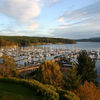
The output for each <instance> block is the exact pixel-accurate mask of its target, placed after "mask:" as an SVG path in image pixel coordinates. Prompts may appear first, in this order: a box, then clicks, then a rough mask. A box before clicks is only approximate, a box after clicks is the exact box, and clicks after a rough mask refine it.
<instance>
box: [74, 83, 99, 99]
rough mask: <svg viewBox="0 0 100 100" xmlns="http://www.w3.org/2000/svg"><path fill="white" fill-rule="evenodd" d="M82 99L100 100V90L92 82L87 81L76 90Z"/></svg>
mask: <svg viewBox="0 0 100 100" xmlns="http://www.w3.org/2000/svg"><path fill="white" fill-rule="evenodd" d="M75 93H76V95H77V96H79V98H80V100H100V90H99V89H98V88H97V87H96V86H95V84H94V83H92V82H87V81H85V83H84V85H80V87H79V88H78V89H77V90H75Z"/></svg>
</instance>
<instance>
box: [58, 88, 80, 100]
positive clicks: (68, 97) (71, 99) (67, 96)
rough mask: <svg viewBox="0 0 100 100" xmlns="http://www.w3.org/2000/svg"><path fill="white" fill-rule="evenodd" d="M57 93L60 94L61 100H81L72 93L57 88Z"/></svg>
mask: <svg viewBox="0 0 100 100" xmlns="http://www.w3.org/2000/svg"><path fill="white" fill-rule="evenodd" d="M57 93H59V98H60V100H80V99H79V97H78V96H76V95H75V94H74V93H73V92H71V91H66V90H63V89H61V88H57Z"/></svg>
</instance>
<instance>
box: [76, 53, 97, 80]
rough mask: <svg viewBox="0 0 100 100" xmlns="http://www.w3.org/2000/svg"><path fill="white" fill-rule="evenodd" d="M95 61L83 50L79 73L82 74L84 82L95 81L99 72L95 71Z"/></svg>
mask: <svg viewBox="0 0 100 100" xmlns="http://www.w3.org/2000/svg"><path fill="white" fill-rule="evenodd" d="M95 67H96V65H95V61H94V60H93V59H91V58H90V57H89V56H88V54H87V52H86V51H82V52H80V54H79V57H78V68H77V70H78V75H81V76H82V82H84V81H88V82H90V81H91V82H95V81H96V78H97V73H96V71H95Z"/></svg>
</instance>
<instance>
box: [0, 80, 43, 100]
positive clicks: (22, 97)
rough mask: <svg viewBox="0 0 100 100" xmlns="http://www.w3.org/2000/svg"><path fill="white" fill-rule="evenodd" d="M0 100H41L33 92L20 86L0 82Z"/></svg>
mask: <svg viewBox="0 0 100 100" xmlns="http://www.w3.org/2000/svg"><path fill="white" fill-rule="evenodd" d="M0 100H41V99H40V98H39V97H38V96H36V94H35V92H34V91H32V90H30V89H28V88H26V87H24V86H22V85H15V84H8V83H1V82H0Z"/></svg>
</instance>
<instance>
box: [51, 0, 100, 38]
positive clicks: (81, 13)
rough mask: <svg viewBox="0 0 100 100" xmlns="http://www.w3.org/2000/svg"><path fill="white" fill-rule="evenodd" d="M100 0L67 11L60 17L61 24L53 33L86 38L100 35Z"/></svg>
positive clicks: (60, 35) (61, 35)
mask: <svg viewBox="0 0 100 100" xmlns="http://www.w3.org/2000/svg"><path fill="white" fill-rule="evenodd" d="M99 20H100V1H98V2H96V3H94V4H91V5H89V6H87V7H84V8H81V9H77V10H74V11H70V12H67V11H66V12H65V13H64V14H63V15H62V16H60V17H59V18H58V22H60V25H59V26H57V27H56V28H53V29H52V32H51V34H54V35H56V34H57V36H58V37H69V38H83V37H84V38H85V37H93V36H95V35H96V36H100V21H99Z"/></svg>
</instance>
